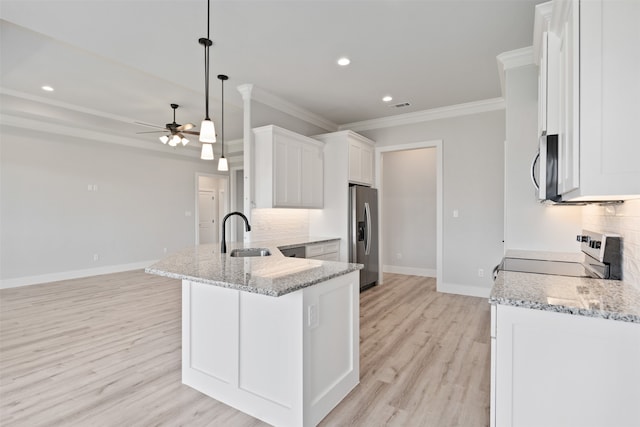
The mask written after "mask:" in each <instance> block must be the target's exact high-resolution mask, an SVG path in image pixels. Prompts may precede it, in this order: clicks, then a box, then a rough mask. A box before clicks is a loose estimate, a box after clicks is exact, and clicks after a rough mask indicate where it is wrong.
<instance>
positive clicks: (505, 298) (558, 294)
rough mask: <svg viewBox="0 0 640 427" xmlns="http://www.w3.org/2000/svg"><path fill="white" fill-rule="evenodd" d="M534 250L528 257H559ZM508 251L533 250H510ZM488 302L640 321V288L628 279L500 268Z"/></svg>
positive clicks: (626, 320) (526, 254)
mask: <svg viewBox="0 0 640 427" xmlns="http://www.w3.org/2000/svg"><path fill="white" fill-rule="evenodd" d="M535 254H537V255H539V257H534V256H531V257H530V258H532V259H556V260H558V259H559V257H557V256H552V257H550V256H545V254H544V253H538V252H537V253H535ZM508 255H509V256H512V257H513V256H517V255H522V256H530V255H532V254H531V253H525V252H522V253H521V254H516V253H515V252H511V253H509V254H508ZM554 255H557V254H554ZM560 259H561V260H563V261H565V260H566V261H569V260H570V261H575V260H577V259H571V256H570V255H567V256H566V257H560ZM489 302H490V303H491V304H503V305H511V306H515V307H523V308H531V309H536V310H545V311H554V312H558V313H568V314H575V315H581V316H591V317H600V318H603V319H612V320H620V321H625V322H633V323H640V291H638V290H637V289H636V288H635V287H634V286H632V285H631V284H630V283H624V281H622V282H621V281H618V280H602V279H590V278H582V277H567V276H555V275H546V274H533V273H519V272H511V271H501V272H499V273H498V276H497V278H496V280H495V283H494V285H493V288H492V289H491V295H490V297H489Z"/></svg>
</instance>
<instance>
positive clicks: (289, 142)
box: [253, 126, 324, 208]
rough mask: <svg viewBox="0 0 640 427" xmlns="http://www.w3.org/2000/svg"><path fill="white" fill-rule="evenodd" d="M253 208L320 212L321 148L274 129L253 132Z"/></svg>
mask: <svg viewBox="0 0 640 427" xmlns="http://www.w3.org/2000/svg"><path fill="white" fill-rule="evenodd" d="M253 135H254V141H255V206H256V207H257V208H322V207H323V192H324V185H323V169H324V154H323V144H322V143H321V142H319V141H316V140H315V139H311V138H308V137H306V136H303V135H299V134H297V133H295V132H291V131H289V130H287V129H283V128H280V127H277V126H263V127H260V128H256V129H253Z"/></svg>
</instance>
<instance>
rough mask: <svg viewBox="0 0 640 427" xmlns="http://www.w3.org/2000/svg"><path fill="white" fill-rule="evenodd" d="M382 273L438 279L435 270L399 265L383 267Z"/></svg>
mask: <svg viewBox="0 0 640 427" xmlns="http://www.w3.org/2000/svg"><path fill="white" fill-rule="evenodd" d="M382 271H384V272H385V273H395V274H407V275H409V276H423V277H436V270H435V269H433V268H415V267H402V266H399V265H383V266H382Z"/></svg>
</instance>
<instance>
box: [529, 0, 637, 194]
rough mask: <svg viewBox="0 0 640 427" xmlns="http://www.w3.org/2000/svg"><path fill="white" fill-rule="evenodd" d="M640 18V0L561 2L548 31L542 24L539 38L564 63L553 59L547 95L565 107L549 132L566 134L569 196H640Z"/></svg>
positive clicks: (562, 140) (562, 177)
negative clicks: (639, 122) (555, 125)
mask: <svg viewBox="0 0 640 427" xmlns="http://www.w3.org/2000/svg"><path fill="white" fill-rule="evenodd" d="M638 22H640V2H639V1H634V0H586V1H585V0H556V1H554V2H553V4H552V10H551V19H550V23H549V25H548V31H547V32H545V31H539V30H537V29H536V38H537V40H536V44H537V45H540V46H544V45H545V43H546V47H547V61H551V62H552V63H555V61H557V67H553V66H552V67H549V63H550V62H547V64H546V74H547V78H546V82H545V83H541V87H542V86H543V85H544V84H546V98H541V101H542V102H543V103H544V104H545V105H547V106H548V105H549V102H550V99H551V100H552V102H555V103H556V104H554V105H557V106H558V112H557V113H555V112H554V113H553V120H557V123H558V129H557V132H556V131H555V129H549V131H547V133H557V134H558V145H559V150H558V151H559V153H558V156H559V158H558V161H559V164H558V191H559V193H560V194H561V195H562V198H563V200H574V201H580V200H608V199H625V198H633V197H640V161H638V159H640V144H639V143H638V141H637V139H638V138H637V123H638V121H639V120H640V79H638V76H639V75H640V49H639V48H638V46H640V25H638ZM545 33H546V35H545ZM545 37H546V41H545ZM556 44H557V47H556ZM542 50H543V48H542V49H539V52H542ZM539 56H540V55H539ZM540 65H541V67H542V65H543V60H542V59H541V60H540ZM544 74H545V72H543V71H542V70H541V75H544ZM555 84H557V89H555V86H553V85H555ZM556 97H557V100H556V99H555V98H556ZM540 111H544V108H543V107H541V109H540ZM550 111H551V110H549V109H547V110H546V113H547V115H546V119H544V118H540V122H541V125H540V130H543V127H544V126H545V124H544V123H545V120H546V126H547V128H549V126H550V123H551V122H550V118H549V117H550V115H549V114H550Z"/></svg>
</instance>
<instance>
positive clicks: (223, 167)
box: [218, 74, 229, 171]
mask: <svg viewBox="0 0 640 427" xmlns="http://www.w3.org/2000/svg"><path fill="white" fill-rule="evenodd" d="M218 79H220V85H221V86H222V119H221V133H222V138H221V139H220V142H221V144H220V145H221V146H222V156H220V160H218V170H219V171H228V170H229V163H228V162H227V158H226V157H225V156H224V81H225V80H228V79H229V76H225V75H224V74H218Z"/></svg>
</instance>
